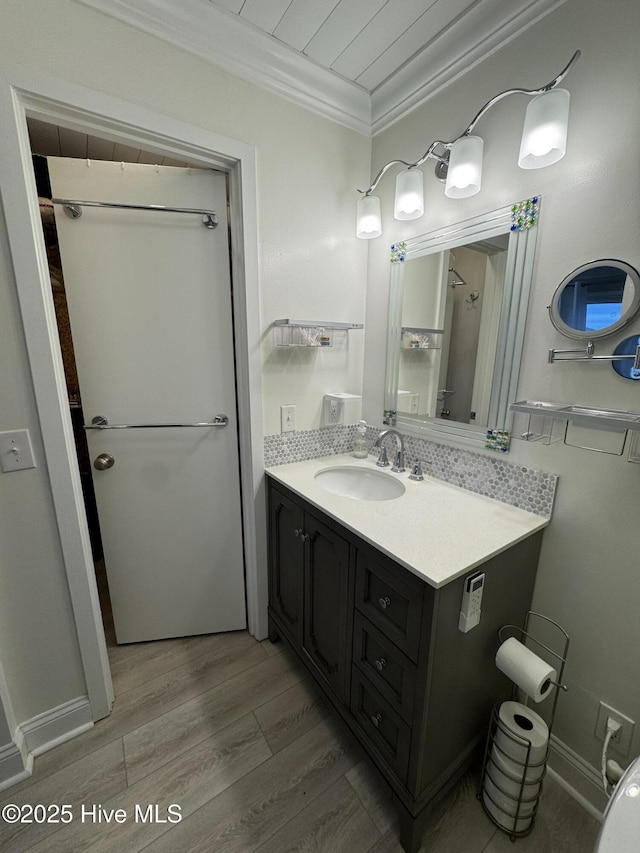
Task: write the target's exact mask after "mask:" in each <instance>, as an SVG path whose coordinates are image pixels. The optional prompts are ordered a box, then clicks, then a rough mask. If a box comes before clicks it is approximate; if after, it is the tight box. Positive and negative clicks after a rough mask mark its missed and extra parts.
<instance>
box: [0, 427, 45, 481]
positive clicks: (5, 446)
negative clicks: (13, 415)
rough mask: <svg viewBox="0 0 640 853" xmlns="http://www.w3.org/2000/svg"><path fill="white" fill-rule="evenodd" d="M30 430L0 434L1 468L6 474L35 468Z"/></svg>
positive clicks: (17, 430)
mask: <svg viewBox="0 0 640 853" xmlns="http://www.w3.org/2000/svg"><path fill="white" fill-rule="evenodd" d="M35 467H36V463H35V462H34V459H33V448H32V447H31V439H30V437H29V430H28V429H16V430H12V431H9V432H0V468H2V470H3V471H4V472H8V471H22V470H24V469H25V468H35Z"/></svg>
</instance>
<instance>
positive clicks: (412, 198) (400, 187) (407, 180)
mask: <svg viewBox="0 0 640 853" xmlns="http://www.w3.org/2000/svg"><path fill="white" fill-rule="evenodd" d="M423 185H424V177H423V174H422V172H421V171H420V169H405V170H404V171H403V172H400V173H399V174H398V177H397V178H396V200H395V205H394V208H393V215H394V217H395V218H396V219H417V218H418V217H419V216H422V214H423V213H424V191H423Z"/></svg>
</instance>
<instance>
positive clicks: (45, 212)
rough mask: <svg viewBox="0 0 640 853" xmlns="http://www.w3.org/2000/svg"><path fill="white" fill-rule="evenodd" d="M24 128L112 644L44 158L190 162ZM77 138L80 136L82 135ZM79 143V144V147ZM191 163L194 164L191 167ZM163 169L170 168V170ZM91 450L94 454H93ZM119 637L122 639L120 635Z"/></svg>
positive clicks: (43, 127) (36, 124) (34, 126)
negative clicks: (32, 169)
mask: <svg viewBox="0 0 640 853" xmlns="http://www.w3.org/2000/svg"><path fill="white" fill-rule="evenodd" d="M28 129H29V132H30V140H31V148H32V155H33V163H34V172H35V175H36V185H37V191H38V196H39V202H40V205H39V206H40V211H41V220H42V226H43V232H44V236H45V245H46V249H47V258H48V261H49V269H50V278H51V285H52V291H53V301H54V306H55V308H56V318H57V323H58V333H59V340H60V348H61V352H62V357H63V365H64V369H65V378H66V384H67V391H68V399H69V413H70V419H71V423H72V425H73V433H74V439H75V445H76V455H77V461H78V469H79V473H80V480H81V484H82V492H83V497H84V504H85V510H86V517H87V522H88V529H89V534H90V540H91V549H92V555H93V561H94V566H95V568H96V581H97V588H98V592H99V597H100V603H101V610H102V618H103V626H104V629H105V636H106V638H107V644H108V646H110V647H113V646H114V645H115V643H116V638H115V631H114V623H113V615H112V606H111V601H110V595H109V586H108V583H107V575H106V572H105V562H104V549H103V536H102V531H101V529H100V517H99V513H98V510H97V506H96V497H95V491H94V486H93V480H92V471H91V466H92V456H91V454H90V451H89V445H88V442H87V436H86V433H85V424H86V423H87V422H88V420H91V414H89V413H88V412H87V411H86V408H85V407H84V406H83V395H82V390H81V386H80V382H79V380H78V371H77V367H76V358H75V353H74V345H73V337H72V331H71V323H70V321H69V311H68V306H67V299H66V292H65V281H64V275H63V268H62V263H61V260H60V249H59V244H58V239H57V229H56V223H55V218H54V215H53V204H52V202H51V198H52V196H53V195H54V194H53V193H52V192H51V186H50V182H49V175H48V167H47V159H46V157H47V156H54V157H60V156H63V157H64V156H69V157H72V158H73V159H76V160H77V159H78V155H84V157H83V159H84V158H87V155H88V154H90V153H91V154H92V155H93V156H92V157H91V158H87V159H90V160H94V161H95V160H111V161H116V162H120V163H123V164H124V163H137V164H140V163H142V164H143V165H144V164H150V163H151V162H152V163H153V164H154V165H156V164H157V165H160V166H163V167H164V166H171V167H172V169H175V168H179V169H185V171H187V170H191V169H192V168H194V167H193V166H192V164H189V163H187V162H181V161H176V160H175V159H173V158H159V157H158V155H157V154H150V153H148V152H144V151H142V150H140V151H136V150H135V149H133V148H130V147H128V146H123V145H118V144H115V143H110V142H107V141H106V140H100V139H97V138H95V137H89V136H85V135H83V134H80V133H77V132H71V131H66V132H64V128H57V127H55V126H53V125H48V124H47V123H45V122H40V121H36V120H31V119H29V120H28ZM70 134H71V137H70V141H71V143H72V145H71V148H70V149H68V150H69V153H68V154H65V150H64V145H65V144H66V143H67V142H68V141H69V135H70ZM82 137H84V139H82ZM47 140H49V142H47ZM56 143H57V144H56ZM60 146H62V147H60ZM79 146H81V147H80V148H79ZM123 149H126V150H123ZM109 153H110V156H109ZM163 160H164V162H163ZM147 168H149V166H147ZM195 168H199V167H197V166H196V167H195ZM166 171H171V169H168V170H166ZM202 174H203V175H204V174H206V172H203V173H202ZM225 185H226V198H227V203H228V191H229V187H228V182H226V184H225ZM220 218H221V221H222V222H223V223H224V222H226V219H227V217H226V215H222V216H221V217H220ZM222 228H224V224H223V225H222ZM222 228H221V231H222ZM228 299H229V300H230V299H231V294H230V293H229V294H228ZM234 381H235V380H234ZM85 388H86V386H85ZM235 414H236V413H235V412H234V420H236V422H237V418H235ZM87 419H88V420H87ZM93 455H95V453H94V454H93ZM237 475H238V477H239V472H237ZM221 630H224V629H221ZM194 633H195V632H194ZM175 636H177V635H175ZM125 642H128V641H127V640H125ZM131 642H134V640H131Z"/></svg>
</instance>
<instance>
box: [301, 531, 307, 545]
mask: <svg viewBox="0 0 640 853" xmlns="http://www.w3.org/2000/svg"><path fill="white" fill-rule="evenodd" d="M300 538H301V539H302V541H303V542H306V541H307V540H308V539H309V534H308V533H303V532H302V531H300Z"/></svg>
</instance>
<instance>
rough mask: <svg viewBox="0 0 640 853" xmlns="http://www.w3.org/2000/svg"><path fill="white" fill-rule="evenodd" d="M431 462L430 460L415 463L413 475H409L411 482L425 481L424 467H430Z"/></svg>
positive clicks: (420, 460) (419, 460) (417, 460)
mask: <svg viewBox="0 0 640 853" xmlns="http://www.w3.org/2000/svg"><path fill="white" fill-rule="evenodd" d="M429 464H430V462H429V460H428V459H416V460H415V462H414V463H413V468H412V469H411V473H410V474H409V479H410V480H424V471H423V470H422V466H423V465H429Z"/></svg>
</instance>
